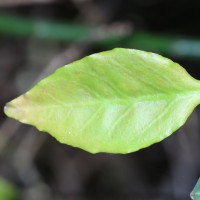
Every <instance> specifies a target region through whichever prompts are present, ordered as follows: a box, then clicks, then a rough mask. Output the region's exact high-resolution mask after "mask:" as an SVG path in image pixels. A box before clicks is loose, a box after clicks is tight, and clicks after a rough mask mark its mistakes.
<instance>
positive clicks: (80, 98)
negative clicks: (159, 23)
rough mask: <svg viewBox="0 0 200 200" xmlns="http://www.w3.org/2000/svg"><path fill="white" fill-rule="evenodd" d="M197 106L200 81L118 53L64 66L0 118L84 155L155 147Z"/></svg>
mask: <svg viewBox="0 0 200 200" xmlns="http://www.w3.org/2000/svg"><path fill="white" fill-rule="evenodd" d="M199 103H200V82H199V81H197V80H195V79H193V78H192V77H191V76H190V75H189V74H188V73H187V72H186V71H185V70H184V69H183V68H182V67H181V66H180V65H178V64H176V63H174V62H172V61H171V60H169V59H167V58H164V57H162V56H159V55H156V54H153V53H147V52H144V51H139V50H131V49H122V48H117V49H114V50H111V51H106V52H102V53H97V54H93V55H91V56H88V57H85V58H83V59H81V60H79V61H76V62H73V63H71V64H69V65H67V66H64V67H62V68H60V69H58V70H56V72H55V73H54V74H52V75H50V76H49V77H47V78H45V79H43V80H42V81H41V82H39V83H38V84H37V85H36V86H35V87H33V88H32V89H31V90H30V91H28V92H27V93H25V94H24V95H22V96H20V97H18V98H16V99H15V100H13V101H11V102H10V103H8V104H7V105H6V107H5V113H6V114H7V115H8V116H10V117H13V118H15V119H17V120H19V121H21V122H23V123H27V124H32V125H34V126H36V127H37V128H38V129H39V130H41V131H46V132H49V133H50V134H51V135H52V136H54V137H55V138H56V139H57V140H58V141H60V142H61V143H66V144H69V145H72V146H75V147H79V148H82V149H84V150H86V151H89V152H91V153H97V152H110V153H129V152H134V151H137V150H139V149H141V148H144V147H147V146H149V145H151V144H153V143H156V142H159V141H161V140H163V139H164V138H166V137H167V136H169V135H170V134H172V133H173V132H174V131H175V130H177V129H178V128H179V127H180V126H182V125H183V124H184V122H185V121H186V119H187V118H188V116H189V115H190V113H191V112H192V110H193V109H194V108H195V107H196V106H197V105H198V104H199Z"/></svg>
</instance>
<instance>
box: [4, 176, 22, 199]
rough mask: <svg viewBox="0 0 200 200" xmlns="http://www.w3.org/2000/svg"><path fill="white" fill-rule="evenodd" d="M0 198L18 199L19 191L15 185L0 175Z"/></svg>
mask: <svg viewBox="0 0 200 200" xmlns="http://www.w3.org/2000/svg"><path fill="white" fill-rule="evenodd" d="M0 199H2V200H19V199H20V193H19V190H18V189H17V187H16V186H15V185H13V184H11V183H10V182H8V181H6V180H5V179H3V178H1V177H0Z"/></svg>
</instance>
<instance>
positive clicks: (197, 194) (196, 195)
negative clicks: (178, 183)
mask: <svg viewBox="0 0 200 200" xmlns="http://www.w3.org/2000/svg"><path fill="white" fill-rule="evenodd" d="M190 196H191V198H192V199H194V200H200V179H199V180H198V182H197V184H196V185H195V187H194V189H193V190H192V192H191V194H190Z"/></svg>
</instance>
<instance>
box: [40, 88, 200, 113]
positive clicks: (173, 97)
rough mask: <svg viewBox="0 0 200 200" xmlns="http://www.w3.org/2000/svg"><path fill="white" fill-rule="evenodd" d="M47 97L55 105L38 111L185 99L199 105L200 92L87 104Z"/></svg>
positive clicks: (117, 99) (98, 100)
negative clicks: (197, 100) (193, 99)
mask: <svg viewBox="0 0 200 200" xmlns="http://www.w3.org/2000/svg"><path fill="white" fill-rule="evenodd" d="M48 96H49V97H50V98H51V99H52V100H54V101H55V102H56V103H55V104H54V105H51V104H50V105H40V106H39V107H40V109H41V108H46V107H48V108H49V107H61V106H64V107H73V106H76V107H88V106H92V105H97V104H104V105H133V104H136V103H141V102H145V101H161V100H169V101H171V100H177V99H179V100H181V99H186V98H195V99H199V103H200V92H199V91H193V92H191V91H189V92H188V91H187V92H180V93H175V94H173V93H172V94H167V93H166V94H156V95H143V96H140V97H139V98H138V97H130V98H129V97H122V98H114V99H113V98H112V99H111V98H104V99H97V98H94V99H92V101H90V102H89V103H88V102H87V103H85V102H83V103H81V102H75V103H66V102H63V101H60V100H59V99H57V98H56V97H54V96H52V95H50V94H48Z"/></svg>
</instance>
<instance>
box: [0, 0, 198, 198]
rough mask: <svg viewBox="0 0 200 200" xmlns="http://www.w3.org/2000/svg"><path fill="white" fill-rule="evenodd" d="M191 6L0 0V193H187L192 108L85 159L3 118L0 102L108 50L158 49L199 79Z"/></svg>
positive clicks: (192, 163) (193, 160) (194, 159)
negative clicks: (140, 139) (136, 142)
mask: <svg viewBox="0 0 200 200" xmlns="http://www.w3.org/2000/svg"><path fill="white" fill-rule="evenodd" d="M199 10H200V1H199V0H192V1H191V0H176V1H174V0H168V1H165V0H132V1H130V0H126V1H123V0H0V91H1V94H0V108H1V109H0V199H2V200H17V199H22V200H66V199H67V200H68V199H69V200H76V199H78V200H79V199H80V200H86V199H95V200H96V199H109V200H110V199H133V200H135V199H136V200H144V199H145V200H146V199H148V200H149V199H150V200H179V199H180V200H188V199H190V196H189V195H190V192H191V191H192V189H193V187H194V185H195V184H196V182H197V180H198V178H199V176H200V153H199V152H200V109H199V108H196V109H195V111H194V112H193V113H192V115H191V116H190V117H189V119H188V121H187V123H186V124H185V125H184V126H183V127H182V128H181V129H179V130H178V131H177V132H176V133H175V134H173V135H172V136H170V137H169V138H167V139H165V140H164V141H163V142H161V143H158V144H154V145H152V146H151V147H149V148H146V149H143V150H140V151H138V152H135V153H131V154H127V155H112V154H103V153H101V154H96V155H92V154H89V153H87V152H84V151H83V150H80V149H77V148H73V147H70V146H67V145H63V144H60V143H58V142H57V141H56V140H55V139H54V138H52V137H51V136H49V135H48V134H46V133H41V132H39V131H37V130H36V129H35V128H33V127H31V126H28V125H24V124H20V123H18V122H17V121H15V120H12V119H8V118H6V116H5V115H4V113H3V107H4V105H5V103H6V102H7V101H10V100H11V99H13V98H15V97H16V96H18V95H20V94H22V93H24V92H26V91H27V90H28V89H30V88H31V87H32V86H33V85H34V84H35V83H36V82H37V81H38V80H40V79H42V78H43V77H45V76H47V75H48V74H50V73H52V72H53V71H54V70H55V69H57V68H58V67H60V66H63V65H65V64H67V63H70V62H72V61H74V60H77V59H79V58H81V57H84V56H86V55H90V54H92V53H96V52H100V51H105V50H108V49H112V48H114V47H126V48H136V49H141V50H147V51H152V52H155V53H159V54H161V55H163V56H166V57H169V58H171V59H172V60H173V61H176V62H178V63H180V64H181V65H182V66H183V67H185V68H186V69H187V71H188V72H189V73H190V74H191V75H192V76H194V77H195V78H197V79H198V78H199V79H200V26H199V19H200V13H199Z"/></svg>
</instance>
